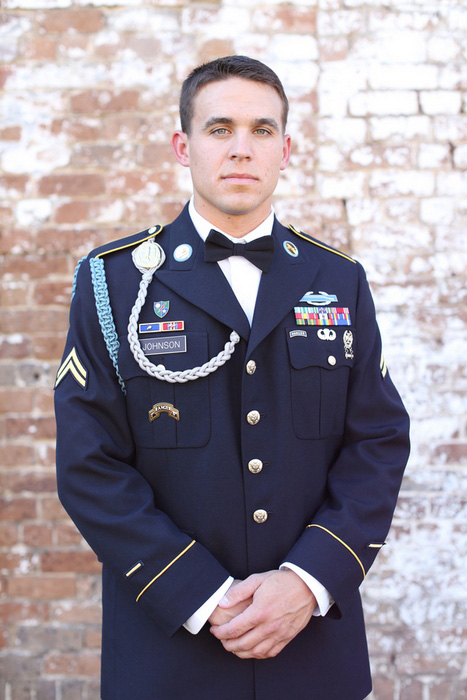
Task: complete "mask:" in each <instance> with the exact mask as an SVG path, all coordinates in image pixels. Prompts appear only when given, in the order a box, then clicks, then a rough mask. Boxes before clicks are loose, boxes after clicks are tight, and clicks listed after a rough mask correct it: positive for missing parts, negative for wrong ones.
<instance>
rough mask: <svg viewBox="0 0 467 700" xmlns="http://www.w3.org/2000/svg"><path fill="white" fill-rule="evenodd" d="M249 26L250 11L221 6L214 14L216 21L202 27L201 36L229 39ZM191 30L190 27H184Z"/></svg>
mask: <svg viewBox="0 0 467 700" xmlns="http://www.w3.org/2000/svg"><path fill="white" fill-rule="evenodd" d="M249 27H250V11H249V10H248V9H246V8H245V9H239V8H238V7H222V8H221V9H220V10H219V11H218V13H217V14H216V21H214V22H212V23H209V24H206V25H205V26H204V27H203V38H205V39H208V38H211V39H229V38H232V37H234V38H235V37H236V36H237V34H238V33H240V32H248V30H249ZM185 29H186V31H192V28H191V27H185Z"/></svg>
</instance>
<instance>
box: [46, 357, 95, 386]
mask: <svg viewBox="0 0 467 700" xmlns="http://www.w3.org/2000/svg"><path fill="white" fill-rule="evenodd" d="M68 372H70V374H71V375H72V377H74V379H75V380H76V381H77V382H78V384H79V385H80V387H82V388H83V389H86V383H87V378H88V372H87V370H86V368H85V367H84V365H83V363H82V362H81V360H80V359H79V357H78V353H77V352H76V348H73V350H72V351H71V352H70V354H69V355H68V356H67V357H66V358H65V359H64V360H63V362H62V364H61V365H60V367H59V369H58V372H57V377H56V379H55V386H54V389H56V388H57V387H58V385H59V384H60V382H61V381H62V379H64V378H65V377H66V375H67V374H68Z"/></svg>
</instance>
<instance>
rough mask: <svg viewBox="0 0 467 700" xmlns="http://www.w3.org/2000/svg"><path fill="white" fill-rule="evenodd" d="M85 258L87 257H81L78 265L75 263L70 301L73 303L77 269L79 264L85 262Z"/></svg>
mask: <svg viewBox="0 0 467 700" xmlns="http://www.w3.org/2000/svg"><path fill="white" fill-rule="evenodd" d="M87 257H88V256H87V255H83V257H82V258H81V260H78V263H77V265H76V267H75V274H74V276H73V284H72V287H71V301H73V297H74V296H75V292H76V285H77V282H78V272H79V268H80V266H81V263H82V262H83V261H84V260H86V258H87Z"/></svg>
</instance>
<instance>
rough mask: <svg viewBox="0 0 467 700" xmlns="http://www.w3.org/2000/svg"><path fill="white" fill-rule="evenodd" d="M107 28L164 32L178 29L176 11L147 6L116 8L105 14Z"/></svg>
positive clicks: (126, 30) (122, 30)
mask: <svg viewBox="0 0 467 700" xmlns="http://www.w3.org/2000/svg"><path fill="white" fill-rule="evenodd" d="M107 26H108V29H109V30H115V31H116V32H142V31H144V32H154V33H159V34H161V35H162V34H164V33H165V32H177V31H180V24H179V20H178V15H177V13H176V12H170V11H169V12H161V11H160V10H159V11H157V10H155V9H149V8H147V7H146V8H137V9H129V10H126V9H125V10H118V11H117V12H115V13H111V14H109V15H108V16H107Z"/></svg>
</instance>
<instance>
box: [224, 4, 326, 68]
mask: <svg viewBox="0 0 467 700" xmlns="http://www.w3.org/2000/svg"><path fill="white" fill-rule="evenodd" d="M284 5H285V6H284V7H281V6H279V7H271V8H264V7H261V9H257V10H255V11H254V12H253V18H252V26H253V27H254V28H258V29H259V30H260V31H263V30H264V28H265V26H266V27H268V28H269V31H270V30H273V31H274V32H279V33H281V34H282V33H284V34H285V33H289V32H290V33H293V34H311V35H312V36H313V35H314V34H315V33H316V10H314V9H313V10H312V9H299V8H297V7H294V6H293V5H292V4H288V3H284ZM219 55H226V54H219Z"/></svg>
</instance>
